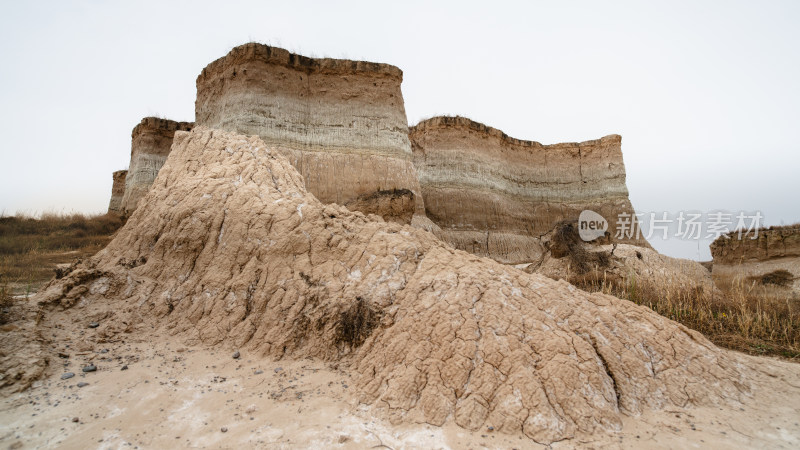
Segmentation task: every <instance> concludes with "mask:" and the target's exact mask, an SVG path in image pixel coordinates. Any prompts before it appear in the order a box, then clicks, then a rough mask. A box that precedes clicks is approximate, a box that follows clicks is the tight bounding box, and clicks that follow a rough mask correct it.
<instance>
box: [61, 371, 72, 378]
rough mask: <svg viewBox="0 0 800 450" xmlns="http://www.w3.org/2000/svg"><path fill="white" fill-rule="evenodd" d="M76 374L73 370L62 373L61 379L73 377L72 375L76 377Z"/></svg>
mask: <svg viewBox="0 0 800 450" xmlns="http://www.w3.org/2000/svg"><path fill="white" fill-rule="evenodd" d="M74 376H75V374H74V373H72V372H67V373H65V374H62V375H61V379H62V380H69V379H70V378H72V377H74Z"/></svg>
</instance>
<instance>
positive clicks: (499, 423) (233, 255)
mask: <svg viewBox="0 0 800 450" xmlns="http://www.w3.org/2000/svg"><path fill="white" fill-rule="evenodd" d="M37 300H38V301H39V302H40V304H41V305H43V308H44V313H45V314H47V313H48V312H47V311H49V310H50V309H52V308H60V307H69V306H71V305H73V304H76V303H80V304H81V305H84V306H85V307H87V308H91V307H92V305H103V306H104V307H106V308H107V307H108V305H109V304H113V305H114V311H116V312H115V315H114V317H112V318H109V319H106V320H104V321H103V323H102V324H101V325H100V327H99V328H98V329H97V333H98V336H100V337H105V338H109V339H110V338H111V337H113V336H114V335H116V334H118V333H123V332H131V333H143V334H147V333H151V332H152V330H153V328H152V327H156V328H159V329H163V330H166V331H168V332H170V333H174V334H175V335H177V336H180V337H182V338H184V339H185V340H186V341H187V342H188V343H195V344H204V345H215V346H227V347H236V348H241V349H244V350H246V351H249V352H256V353H261V354H262V355H265V356H271V357H294V358H298V357H306V356H311V357H316V358H321V359H324V360H329V361H340V362H341V365H340V367H347V368H349V369H348V370H351V371H352V372H353V373H354V374H356V376H357V379H358V380H359V381H358V388H359V392H360V396H361V399H362V401H363V402H365V403H368V404H373V405H376V407H377V408H378V409H380V410H383V411H385V413H386V414H388V415H390V416H392V417H394V418H396V419H397V420H410V421H425V422H428V423H431V424H437V425H438V424H443V423H446V422H448V421H454V422H455V423H457V424H458V425H460V426H462V427H465V428H468V429H477V428H480V427H482V426H492V427H494V428H495V429H497V430H501V431H503V432H508V433H520V432H521V433H524V434H525V435H526V436H528V437H529V438H531V439H534V440H536V441H538V442H553V441H556V440H560V439H565V438H569V437H571V436H574V435H576V433H580V432H591V431H594V430H596V429H615V428H619V427H620V419H621V416H622V414H636V413H638V412H640V411H643V410H645V409H648V408H660V407H663V406H667V405H688V404H695V403H702V404H706V403H711V404H716V403H718V402H723V401H726V400H727V401H731V402H736V401H737V400H738V399H740V397H741V396H742V395H743V394H745V393H747V392H748V390H749V385H750V382H749V379H750V378H749V375H748V373H747V372H746V371H745V369H744V368H743V367H742V366H741V365H739V363H738V362H737V360H736V359H735V358H734V356H732V355H731V354H729V353H725V352H722V351H720V350H719V349H717V348H716V347H714V346H713V345H712V344H711V343H710V342H709V341H707V340H706V339H705V338H703V337H702V336H701V335H699V334H698V333H695V332H693V331H690V330H688V329H687V328H685V327H683V326H681V325H679V324H677V323H675V322H671V321H669V320H667V319H665V318H663V317H661V316H659V315H657V314H656V313H654V312H652V311H650V310H649V309H647V308H644V307H640V306H637V305H635V304H633V303H631V302H627V301H623V300H620V299H617V298H614V297H610V296H606V295H601V294H588V293H585V292H583V291H580V290H577V289H575V288H574V287H572V286H571V285H569V284H567V283H565V282H556V281H552V280H550V279H548V278H545V277H543V276H540V275H537V274H526V273H524V272H522V271H519V270H516V269H513V268H511V267H508V266H503V265H501V264H499V263H497V262H495V261H492V260H490V259H487V258H480V257H477V256H474V255H471V254H468V253H465V252H462V251H459V250H455V249H453V248H451V247H449V246H447V245H445V244H443V243H442V242H440V241H439V240H438V239H436V238H435V237H434V236H432V235H431V234H430V233H427V232H424V231H422V230H419V229H416V228H413V227H411V226H407V225H400V224H397V223H387V222H384V221H383V220H381V219H380V218H378V217H376V216H364V215H363V214H362V213H358V212H351V211H349V210H347V209H346V208H344V207H342V206H338V205H333V204H329V205H324V204H322V203H321V202H319V201H318V200H317V199H316V198H315V197H314V196H313V195H311V194H309V193H308V192H307V191H306V190H305V187H304V180H303V178H302V177H301V176H300V174H299V173H298V172H297V171H296V170H295V169H294V167H293V166H292V165H291V164H290V163H289V162H288V161H287V160H286V158H285V157H283V156H282V155H281V154H280V153H279V152H277V151H274V150H272V149H270V148H268V147H267V146H266V145H265V144H264V143H263V142H262V141H261V140H260V139H259V138H257V137H244V136H239V135H235V134H232V133H228V132H222V131H219V130H211V129H207V128H205V127H198V128H195V129H194V130H192V131H191V132H190V133H186V132H179V133H176V135H175V145H174V146H173V150H172V153H171V156H170V158H169V159H168V160H167V162H166V164H165V165H164V167H163V168H162V169H161V171H160V172H159V174H158V177H157V178H156V180H155V182H154V183H153V186H152V188H151V189H150V191H149V193H148V194H147V195H146V196H145V197H144V198H143V199H142V201H141V204H140V207H139V208H138V209H137V210H136V212H135V213H134V214H133V215H132V216H131V217H130V218H129V220H128V221H127V223H126V225H125V226H124V227H123V228H122V229H121V230H120V231H119V232H118V234H117V235H116V236H115V238H114V240H113V241H112V242H111V243H110V244H109V245H108V247H107V248H105V249H104V250H102V251H101V252H99V253H98V254H97V255H96V256H95V257H94V258H92V260H90V261H88V262H86V263H84V264H82V265H80V266H78V267H76V268H75V269H74V270H73V271H72V272H71V273H70V274H68V275H67V276H66V277H64V278H62V279H60V280H56V281H54V282H53V283H52V284H51V285H50V286H48V287H47V289H45V290H44V291H43V292H42V293H40V294H38V297H37Z"/></svg>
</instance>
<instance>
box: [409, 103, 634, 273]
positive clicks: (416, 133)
mask: <svg viewBox="0 0 800 450" xmlns="http://www.w3.org/2000/svg"><path fill="white" fill-rule="evenodd" d="M409 137H410V139H411V145H412V149H413V154H414V166H415V167H416V170H417V173H418V175H419V181H420V185H421V189H422V196H423V198H424V199H425V211H426V214H427V216H428V217H429V218H430V219H431V220H432V221H433V222H434V223H435V224H436V225H438V226H439V227H440V228H441V230H442V231H441V233H439V234H440V237H442V238H443V239H444V240H445V241H447V242H449V243H450V244H451V245H453V246H455V247H456V248H459V249H462V250H466V251H468V252H471V253H474V254H477V255H482V256H489V257H491V258H494V259H495V260H497V261H500V262H503V263H511V264H515V263H524V262H530V261H533V260H536V259H537V258H539V257H540V256H541V255H542V251H543V249H542V246H541V245H540V243H539V237H540V236H541V235H543V234H544V233H546V232H548V231H550V230H551V229H552V228H553V226H554V225H555V224H556V223H557V222H558V221H560V220H564V219H577V218H578V215H579V214H580V212H581V211H583V210H584V209H591V210H593V211H595V212H597V213H600V214H601V215H602V216H603V217H604V218H605V219H606V220H607V221H608V226H609V229H608V231H609V232H610V233H611V234H612V235H614V234H615V233H616V231H617V230H616V228H617V227H616V222H617V217H618V214H620V213H628V214H633V213H634V210H633V207H632V206H631V202H630V200H629V199H628V189H627V187H626V185H625V166H624V164H623V161H622V150H621V147H620V144H621V140H622V138H621V137H620V136H618V135H611V136H606V137H604V138H602V139H598V140H593V141H586V142H581V143H566V144H554V145H542V144H540V143H538V142H533V141H522V140H519V139H514V138H511V137H509V136H507V135H505V134H504V133H503V132H501V131H500V130H497V129H494V128H491V127H488V126H486V125H483V124H481V123H477V122H474V121H472V120H469V119H467V118H464V117H435V118H432V119H429V120H425V121H423V122H421V123H419V124H418V125H416V126H415V127H412V128H411V129H410V133H409ZM633 243H636V244H641V245H647V244H646V242H645V241H644V239H639V240H635V241H634V242H633Z"/></svg>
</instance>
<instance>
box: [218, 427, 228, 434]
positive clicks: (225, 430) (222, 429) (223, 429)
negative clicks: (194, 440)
mask: <svg viewBox="0 0 800 450" xmlns="http://www.w3.org/2000/svg"><path fill="white" fill-rule="evenodd" d="M219 431H222V432H223V433H227V432H228V428H227V427H222V428H220V429H219Z"/></svg>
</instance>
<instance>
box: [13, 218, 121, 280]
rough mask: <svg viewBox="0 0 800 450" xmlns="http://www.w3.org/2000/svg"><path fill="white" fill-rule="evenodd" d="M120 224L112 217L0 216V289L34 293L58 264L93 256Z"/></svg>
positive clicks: (51, 275)
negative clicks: (0, 287)
mask: <svg viewBox="0 0 800 450" xmlns="http://www.w3.org/2000/svg"><path fill="white" fill-rule="evenodd" d="M124 223H125V222H124V220H123V219H122V218H120V217H119V216H117V215H113V214H103V215H95V216H87V215H83V214H43V215H42V216H41V217H39V218H34V217H29V216H25V215H20V214H18V215H16V216H4V217H0V286H2V287H3V288H4V289H6V290H7V291H9V292H13V293H14V294H16V295H19V294H31V293H33V292H35V290H36V289H38V287H39V286H41V285H42V284H44V283H45V282H47V281H48V280H50V278H52V277H53V274H54V270H55V268H56V267H57V266H58V265H59V264H65V263H70V262H72V261H74V260H75V259H78V258H83V257H86V256H89V255H92V254H94V253H96V252H97V251H99V250H100V249H102V248H103V247H105V246H106V244H108V242H109V241H110V240H111V236H112V235H113V234H114V232H115V231H116V230H117V229H119V227H121V226H122V225H123V224H124Z"/></svg>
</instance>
